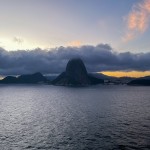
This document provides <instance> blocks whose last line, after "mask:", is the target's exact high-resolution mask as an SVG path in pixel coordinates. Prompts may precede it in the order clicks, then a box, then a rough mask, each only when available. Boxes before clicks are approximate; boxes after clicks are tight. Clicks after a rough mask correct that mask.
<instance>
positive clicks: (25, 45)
mask: <svg viewBox="0 0 150 150" xmlns="http://www.w3.org/2000/svg"><path fill="white" fill-rule="evenodd" d="M0 22H1V23H0V47H1V48H0V58H1V60H0V74H3V75H6V74H19V73H30V72H31V70H32V69H31V70H30V69H29V67H30V66H28V65H33V64H31V63H38V59H39V60H40V58H37V55H38V57H40V56H39V53H40V54H41V55H42V56H43V55H44V56H45V57H44V58H43V59H44V60H47V58H51V57H52V56H49V55H48V54H49V53H56V54H57V55H58V56H60V55H61V53H62V52H60V49H61V50H62V49H63V54H64V55H63V56H61V59H59V61H57V63H56V62H55V63H56V64H55V65H58V64H59V62H60V64H61V65H62V64H64V65H65V64H66V62H67V59H69V58H71V57H72V56H76V54H77V56H79V57H80V56H81V57H83V59H84V60H85V62H87V68H89V71H95V72H100V71H103V72H105V73H106V74H109V75H111V73H112V74H113V75H114V73H115V74H116V76H117V74H118V75H119V73H118V71H120V72H121V75H120V76H124V75H126V74H127V72H130V74H131V75H130V76H132V72H133V74H134V75H133V76H140V74H141V72H142V73H143V74H142V75H148V74H149V71H150V61H148V60H147V59H148V58H147V56H149V55H150V54H149V52H150V42H149V39H150V0H1V3H0ZM105 46H106V47H105ZM104 47H105V52H106V53H107V54H106V56H105V55H104V53H103V50H104ZM83 48H84V49H83ZM89 48H91V49H92V48H93V49H92V50H89ZM95 49H96V50H95ZM64 50H65V52H64ZM97 50H99V51H97ZM72 51H73V52H72ZM83 52H84V54H83ZM46 54H47V55H46ZM95 54H98V56H99V57H98V58H96V56H97V55H96V56H95ZM100 54H101V55H100ZM28 55H29V56H28ZM51 55H52V54H51ZM83 55H84V56H83ZM110 55H113V57H114V58H113V59H112V58H110ZM122 55H123V57H125V56H128V57H126V58H122ZM58 56H56V55H55V56H54V55H53V58H51V59H52V60H53V61H55V60H57V58H56V57H58ZM33 57H34V58H36V59H37V60H35V62H34V61H33ZM94 57H95V58H96V59H97V63H96V64H95V66H94V63H93V62H92V61H91V63H92V64H90V60H93V59H95V58H94ZM105 57H106V58H105ZM31 58H32V60H30V59H31ZM66 58H67V59H66ZM86 58H87V59H86ZM20 59H22V61H23V60H24V62H22V63H21V64H20V66H19V62H20V61H21V60H20ZM25 59H27V60H28V63H27V62H26V61H25ZM100 59H101V60H100ZM111 59H112V60H113V61H112V62H111V64H109V65H108V62H107V61H108V60H111ZM119 59H123V60H120V61H118V60H119ZM124 59H125V60H124ZM102 60H103V61H102ZM129 60H132V61H131V62H130V61H129ZM32 61H33V62H32ZM117 61H118V62H117ZM122 61H123V62H122ZM140 61H141V62H140ZM29 62H30V63H29ZM63 62H64V63H63ZM116 62H117V63H116ZM128 62H130V63H133V64H129V63H128ZM47 63H48V64H47V65H49V66H51V64H49V63H52V62H51V61H49V60H47ZM124 64H126V65H127V64H128V67H127V66H126V67H125V65H124ZM140 64H141V66H140ZM34 65H35V64H34ZM34 65H33V66H34ZM42 65H45V62H44V63H43V64H41V66H42ZM115 65H116V66H115ZM142 65H146V67H145V66H142ZM6 66H7V67H6ZM39 66H40V65H39ZM93 66H94V67H93ZM42 67H43V66H42ZM42 67H41V68H42ZM21 68H22V69H21ZM41 68H40V67H39V68H36V69H33V71H38V70H39V71H41V72H43V73H56V72H60V71H62V70H63V69H64V67H63V66H59V67H58V68H59V69H57V70H56V69H53V67H52V68H49V69H48V68H47V70H42V69H41ZM45 68H46V67H45ZM91 68H93V69H91ZM122 73H123V74H122ZM149 75H150V74H149Z"/></svg>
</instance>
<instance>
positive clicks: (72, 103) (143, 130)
mask: <svg viewBox="0 0 150 150" xmlns="http://www.w3.org/2000/svg"><path fill="white" fill-rule="evenodd" d="M38 149H41V150H58V149H60V150H150V87H142V86H138V87H136V86H133V87H132V86H120V85H118V86H113V85H112V86H108V85H99V86H91V87H84V88H73V87H59V86H51V85H0V150H38Z"/></svg>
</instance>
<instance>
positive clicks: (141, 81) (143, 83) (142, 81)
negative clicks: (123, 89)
mask: <svg viewBox="0 0 150 150" xmlns="http://www.w3.org/2000/svg"><path fill="white" fill-rule="evenodd" d="M128 85H141V86H150V79H144V78H139V79H135V80H132V81H130V82H129V83H128Z"/></svg>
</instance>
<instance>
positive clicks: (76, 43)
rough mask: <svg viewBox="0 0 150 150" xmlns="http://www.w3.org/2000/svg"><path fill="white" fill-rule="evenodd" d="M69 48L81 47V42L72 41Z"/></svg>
mask: <svg viewBox="0 0 150 150" xmlns="http://www.w3.org/2000/svg"><path fill="white" fill-rule="evenodd" d="M68 46H73V47H79V46H81V41H72V42H70V43H69V44H68Z"/></svg>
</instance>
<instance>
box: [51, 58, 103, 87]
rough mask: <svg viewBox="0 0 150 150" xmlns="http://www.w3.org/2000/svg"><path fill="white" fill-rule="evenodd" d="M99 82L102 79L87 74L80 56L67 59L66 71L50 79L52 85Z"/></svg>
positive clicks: (76, 84)
mask: <svg viewBox="0 0 150 150" xmlns="http://www.w3.org/2000/svg"><path fill="white" fill-rule="evenodd" d="M99 83H104V80H102V79H98V78H96V77H94V76H92V75H89V74H88V73H87V70H86V67H85V65H84V63H83V61H82V60H81V59H80V58H74V59H71V60H69V62H68V63H67V66H66V71H65V72H63V73H61V74H60V75H59V76H58V77H57V78H56V79H54V80H53V81H52V84H54V85H63V86H69V85H71V86H87V85H92V84H99Z"/></svg>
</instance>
